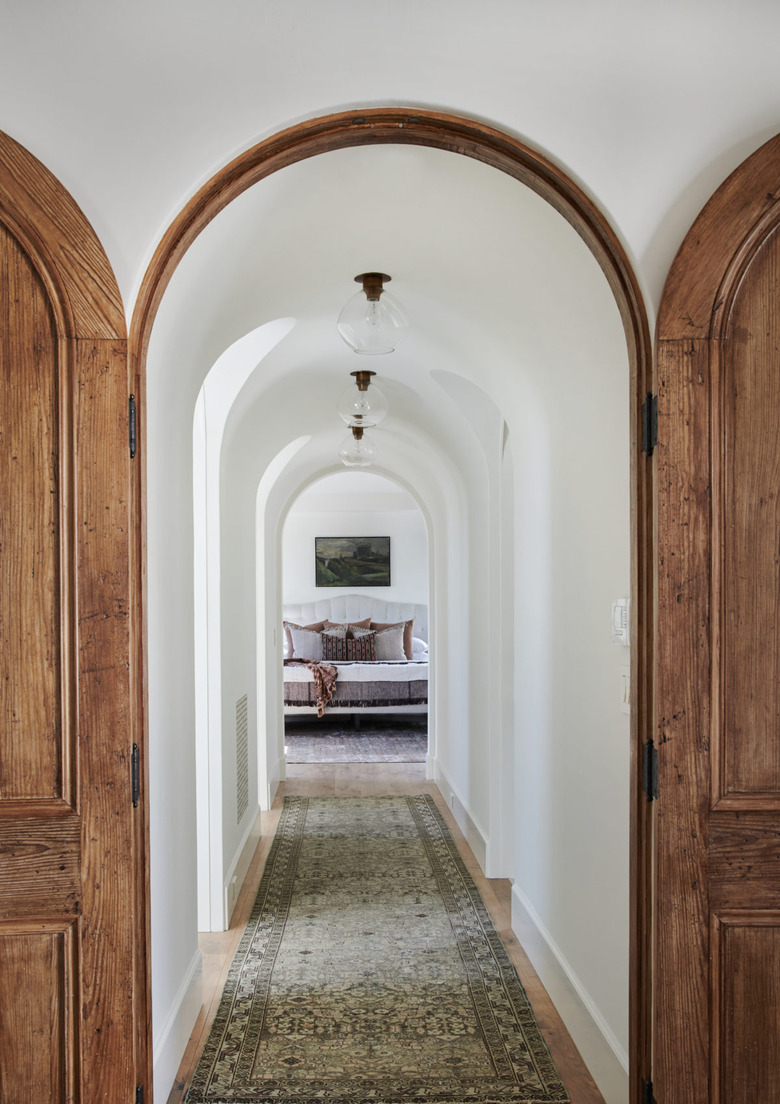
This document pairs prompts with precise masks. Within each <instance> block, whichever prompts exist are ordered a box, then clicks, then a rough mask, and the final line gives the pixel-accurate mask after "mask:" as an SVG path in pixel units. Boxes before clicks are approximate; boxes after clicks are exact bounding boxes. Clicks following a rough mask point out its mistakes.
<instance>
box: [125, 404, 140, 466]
mask: <svg viewBox="0 0 780 1104" xmlns="http://www.w3.org/2000/svg"><path fill="white" fill-rule="evenodd" d="M128 405H129V409H128V419H127V421H128V432H129V436H130V459H131V460H134V459H135V451H136V445H137V443H138V414H137V412H136V409H135V395H131V396H130V402H129V404H128Z"/></svg>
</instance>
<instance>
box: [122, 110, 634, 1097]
mask: <svg viewBox="0 0 780 1104" xmlns="http://www.w3.org/2000/svg"><path fill="white" fill-rule="evenodd" d="M377 144H385V145H388V144H400V145H418V146H430V147H433V148H435V149H441V150H447V151H449V152H452V153H456V154H460V155H463V156H465V157H470V158H474V159H476V160H479V161H481V162H482V163H484V164H486V165H488V166H490V167H492V168H495V169H498V170H499V171H500V172H502V173H505V174H507V175H508V176H510V177H513V178H514V179H516V180H517V181H519V182H520V183H522V184H524V185H525V186H526V187H528V188H530V189H531V190H532V191H534V192H536V193H537V194H538V195H539V196H541V197H542V198H543V199H544V200H545V201H546V202H548V203H549V204H550V205H551V206H552V207H553V208H554V209H555V210H556V211H557V212H558V213H559V214H561V215H562V216H563V217H564V218H565V219H566V220H567V221H568V222H569V223H570V225H571V226H572V227H574V229H575V230H576V231H577V233H578V234H579V235H580V236H581V238H582V239H583V240H584V241H585V243H586V244H587V246H588V248H589V249H590V250H591V252H592V254H593V255H594V257H595V258H596V260H597V261H598V264H599V265H600V267H601V269H602V272H603V273H604V276H605V278H606V280H607V282H608V284H609V287H610V289H611V291H612V294H613V296H614V299H615V302H616V304H617V307H618V310H619V312H620V315H621V318H622V322H623V327H624V332H625V336H626V347H627V353H628V361H629V365H630V374H631V413H630V419H631V442H632V449H631V457H632V459H631V466H632V476H631V484H632V492H631V497H632V516H633V541H632V544H633V553H632V594H633V597H634V603H633V615H634V626H633V627H634V634H633V639H634V641H635V646H634V647H633V648H632V668H633V669H632V681H633V688H634V703H635V707H634V711H633V719H632V772H631V793H630V801H631V811H632V831H631V836H632V839H631V858H632V876H631V887H632V889H631V897H632V904H631V908H632V921H631V939H632V954H631V963H632V966H631V1004H632V1011H631V1029H630V1038H631V1055H630V1069H631V1074H632V1078H631V1079H632V1091H636V1087H637V1086H638V1083H639V1080H638V1071H639V1070H640V1069H642V1068H649V1063H648V1055H649V1042H648V1018H647V1016H646V1013H645V1000H644V997H641V998H640V993H644V992H646V991H647V990H646V987H645V978H646V975H647V970H646V963H647V962H648V960H649V959H648V953H649V944H648V939H649V935H648V930H647V927H646V925H645V919H644V918H645V894H646V886H647V884H648V878H647V871H648V866H647V860H646V855H647V837H648V827H647V825H648V814H647V809H646V804H645V801H644V797H643V795H642V794H641V790H640V787H639V784H638V758H639V757H638V748H639V746H640V742H641V741H642V740H643V739H644V737H645V736H646V735H647V734H648V732H647V729H648V726H649V720H650V718H649V712H648V706H647V703H648V702H649V700H650V698H649V693H648V691H649V688H650V686H651V676H652V671H651V654H650V649H649V646H648V642H649V640H650V639H651V624H650V617H651V610H652V603H651V601H650V586H651V577H650V550H651V537H652V532H651V524H652V522H651V515H650V509H649V502H650V472H649V469H648V467H647V466H646V465H645V463H644V460H642V459H640V458H639V456H638V452H637V442H638V441H639V439H640V426H641V404H642V399H643V398H644V395H645V392H646V390H647V380H648V378H649V369H650V360H651V352H650V350H651V346H650V337H649V330H648V324H647V318H646V313H645V309H644V305H643V302H642V298H641V294H640V291H639V288H638V283H637V280H636V278H635V276H634V273H633V271H632V268H631V265H630V262H629V260H628V258H627V257H626V254H625V251H624V250H623V248H622V246H621V244H620V242H619V240H618V238H617V236H616V235H615V233H614V232H613V231H612V229H611V228H610V226H609V224H608V222H607V220H606V219H605V217H604V216H603V215H602V214H601V212H600V211H599V210H598V208H597V206H596V205H595V204H594V203H593V202H592V201H591V200H590V199H589V197H588V196H587V195H586V194H585V192H584V191H583V190H582V189H581V188H579V187H578V186H577V185H576V184H575V183H574V182H573V181H572V180H571V179H570V178H569V177H568V175H567V174H566V173H564V172H563V171H562V170H561V169H560V168H558V167H557V166H556V165H554V164H553V162H551V161H550V160H549V159H547V158H546V157H544V156H543V155H541V154H539V153H538V152H536V151H534V150H533V149H531V148H530V147H529V146H527V145H525V144H524V143H522V142H521V141H519V140H518V139H517V138H515V137H513V136H511V135H507V134H504V133H502V132H500V131H498V130H496V129H494V128H492V127H489V126H487V125H485V124H483V123H481V122H478V121H474V120H469V119H464V118H459V117H456V116H452V115H446V114H441V113H434V112H427V111H419V112H417V111H412V110H400V109H383V108H378V109H370V110H365V111H361V112H355V111H352V112H344V113H341V114H338V115H331V116H327V117H324V118H320V119H314V120H310V121H308V122H305V123H302V124H300V125H298V126H295V127H293V128H291V129H289V130H287V131H284V132H282V133H280V134H278V135H275V136H273V137H272V138H269V139H267V140H266V141H264V142H261V143H260V144H259V145H257V146H255V147H254V148H253V149H251V150H249V151H247V152H246V153H245V154H242V155H241V156H240V157H238V158H236V159H235V160H234V161H233V162H231V164H229V165H228V166H226V168H225V169H224V170H222V171H221V172H219V173H217V174H216V175H215V176H214V177H213V178H212V179H211V180H210V181H209V182H208V183H207V184H206V185H205V186H204V188H202V189H201V190H200V192H199V193H198V194H197V195H196V196H195V197H194V198H193V199H192V201H191V202H190V203H189V204H187V206H186V207H185V208H184V210H183V211H182V212H181V214H180V215H179V217H178V218H177V219H176V220H175V221H174V222H173V223H172V225H171V226H170V228H169V229H168V231H167V232H166V234H165V235H164V237H163V239H162V241H161V243H160V245H159V247H158V249H157V251H156V253H155V256H154V258H153V260H152V263H151V265H150V267H149V269H148V271H147V273H146V276H145V278H144V280H143V283H142V285H141V289H140V293H139V297H138V300H137V303H136V308H135V311H134V314H133V319H132V323H131V329H130V349H131V356H132V358H133V368H134V372H135V374H136V391H137V393H138V394H139V395H143V394H144V376H145V360H146V354H147V349H148V346H149V340H150V336H151V333H152V327H153V324H154V320H155V316H156V312H157V309H158V307H159V305H160V302H161V300H162V297H163V294H164V292H165V289H166V287H167V285H168V282H169V281H170V279H171V276H172V275H173V273H174V271H175V270H176V267H177V265H178V263H179V261H180V260H181V259H182V257H183V256H184V254H185V253H186V251H187V250H188V248H189V246H190V245H191V244H192V243H193V242H194V241H195V239H196V238H197V237H198V235H199V234H200V232H201V231H202V230H203V229H204V228H205V227H206V226H207V225H208V224H209V222H210V221H211V220H212V219H213V218H214V217H215V216H216V215H217V214H218V213H219V212H220V211H221V210H223V209H224V208H225V207H226V206H227V205H228V204H229V203H230V202H231V201H232V200H233V199H235V198H237V197H238V196H239V195H241V194H242V193H243V192H244V191H245V190H246V189H248V188H250V187H251V186H252V185H253V184H255V183H257V182H258V181H260V180H262V179H263V178H265V177H267V176H269V175H271V174H272V173H274V172H276V171H278V170H279V169H282V168H284V167H286V166H289V165H292V164H295V163H296V162H299V161H302V160H305V159H307V158H311V157H315V156H317V155H318V154H321V153H327V152H331V151H335V150H339V149H345V148H348V147H360V146H367V145H377ZM135 493H136V495H137V502H138V505H139V508H140V505H141V503H142V486H141V482H140V479H139V481H138V482H137V484H136V488H135ZM142 568H143V565H142V564H141V562H140V561H139V562H138V563H137V564H136V570H137V571H138V572H139V573H140V572H142Z"/></svg>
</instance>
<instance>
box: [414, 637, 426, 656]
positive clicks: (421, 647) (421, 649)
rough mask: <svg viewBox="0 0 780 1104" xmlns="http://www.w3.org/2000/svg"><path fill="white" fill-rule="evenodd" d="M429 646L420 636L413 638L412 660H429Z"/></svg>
mask: <svg viewBox="0 0 780 1104" xmlns="http://www.w3.org/2000/svg"><path fill="white" fill-rule="evenodd" d="M427 658H428V645H427V644H426V643H425V641H424V640H421V639H420V637H419V636H415V637H413V638H412V659H427Z"/></svg>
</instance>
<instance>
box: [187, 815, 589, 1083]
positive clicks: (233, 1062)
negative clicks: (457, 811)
mask: <svg viewBox="0 0 780 1104" xmlns="http://www.w3.org/2000/svg"><path fill="white" fill-rule="evenodd" d="M353 800H355V799H354V798H348V797H347V798H342V797H327V798H313V799H310V798H308V797H303V796H293V797H286V798H285V799H284V806H283V809H282V812H281V815H280V819H279V825H278V827H277V831H276V834H275V836H274V839H273V842H272V844H271V848H270V850H269V854H268V858H267V861H266V865H265V869H264V872H263V876H262V879H261V882H260V887H259V889H258V893H257V897H256V900H255V904H254V906H253V909H252V912H251V915H250V917H249V920H248V921H247V924H246V927H245V929H244V932H243V934H242V936H241V940H240V942H239V945H238V949H237V951H236V953H235V956H234V958H233V961H232V963H231V965H230V969H229V971H228V975H227V980H226V983H225V988H224V990H223V994H222V998H221V1000H220V1003H219V1007H218V1010H217V1013H216V1016H215V1019H214V1023H213V1025H212V1027H211V1030H210V1032H209V1036H208V1039H207V1041H206V1044H205V1046H204V1048H203V1051H202V1053H201V1056H200V1059H199V1061H198V1064H197V1067H196V1070H195V1073H194V1075H193V1079H192V1082H191V1085H190V1087H189V1089H188V1091H187V1094H186V1100H187V1101H188V1104H260V1102H267V1104H271V1102H274V1104H315V1102H317V1104H410V1102H411V1101H415V1102H418V1104H568V1102H569V1097H568V1094H567V1093H566V1091H565V1089H564V1087H563V1084H562V1082H561V1080H560V1077H559V1075H558V1072H557V1070H556V1068H555V1066H554V1064H553V1061H552V1058H551V1056H550V1053H549V1050H548V1048H547V1045H546V1043H545V1042H544V1039H543V1038H542V1035H541V1032H540V1030H539V1027H538V1025H537V1023H536V1021H535V1019H534V1016H533V1012H532V1010H531V1006H530V1003H529V1001H528V998H527V996H526V993H525V990H524V989H523V987H522V984H521V983H520V980H519V978H518V976H517V972H516V970H515V968H514V966H513V965H512V962H511V959H510V958H509V955H508V953H507V951H506V948H505V947H504V945H503V943H502V942H501V939H500V938H499V936H498V933H497V932H496V930H495V927H494V925H493V922H492V920H491V918H490V914H489V913H488V910H487V906H486V905H485V903H484V901H483V900H482V897H481V896H480V893H479V890H478V889H477V886H476V884H475V882H474V879H473V878H472V876H471V874H470V873H469V870H468V868H467V867H466V864H465V862H464V861H463V858H462V856H461V855H460V852H459V851H458V849H457V845H456V843H455V841H454V839H453V838H452V836H451V834H450V831H449V828H448V826H447V824H446V821H445V820H444V818H443V816H442V814H441V812H440V811H439V809H438V808H437V806H436V803H435V801H434V799H433V798H432V797H431V796H430V795H429V794H421V795H415V796H407V797H388V798H373V799H371V800H375V801H395V802H398V801H406V803H407V806H408V809H409V812H410V814H411V817H412V819H413V821H414V823H415V826H416V828H417V830H418V833H419V837H420V840H421V842H422V843H423V847H424V851H425V854H426V856H427V858H428V860H429V862H430V865H431V869H432V871H433V874H434V877H435V880H436V883H437V886H438V889H439V892H440V894H441V897H442V900H443V902H444V906H445V909H446V912H447V915H448V917H449V919H450V923H451V924H452V927H453V932H454V934H455V939H456V944H457V947H458V951H459V954H460V958H461V962H462V965H463V969H464V972H465V975H466V977H467V979H468V988H469V992H470V994H471V1000H472V1007H473V1010H474V1014H475V1018H476V1020H477V1021H478V1023H479V1025H480V1028H481V1032H482V1037H483V1040H484V1043H485V1046H486V1048H487V1051H488V1053H489V1055H490V1059H491V1062H492V1065H493V1068H494V1070H495V1074H496V1077H495V1080H493V1081H491V1083H490V1088H489V1089H487V1088H486V1089H485V1090H482V1089H479V1088H478V1087H476V1085H475V1084H474V1082H473V1080H472V1082H467V1083H464V1082H463V1081H461V1080H457V1079H454V1078H453V1080H452V1081H451V1082H448V1083H445V1082H443V1080H442V1078H440V1077H438V1078H435V1079H434V1080H435V1084H426V1083H425V1080H426V1079H425V1078H424V1077H420V1078H418V1079H415V1082H414V1085H413V1086H410V1085H409V1082H408V1081H406V1080H403V1079H401V1080H397V1079H396V1080H395V1081H392V1080H387V1079H385V1081H384V1082H383V1084H382V1091H381V1092H380V1091H379V1090H378V1086H377V1085H376V1083H375V1082H372V1081H370V1080H363V1079H360V1078H356V1079H355V1080H354V1081H351V1082H349V1083H343V1082H342V1083H339V1084H331V1083H330V1082H329V1081H328V1080H327V1079H317V1078H313V1079H308V1078H307V1079H306V1081H305V1082H303V1081H298V1082H294V1081H291V1082H290V1083H289V1084H286V1083H283V1082H280V1081H278V1080H276V1081H271V1082H270V1083H269V1084H268V1085H264V1086H261V1087H258V1088H256V1089H255V1088H246V1087H244V1088H242V1087H241V1086H242V1085H244V1086H247V1085H248V1084H249V1083H250V1076H251V1071H252V1068H253V1065H254V1061H255V1057H256V1047H257V1045H258V1044H259V1039H260V1030H261V1028H262V1024H263V1019H264V1016H265V1012H266V1007H267V1001H268V996H269V991H270V984H271V978H272V974H273V967H274V963H275V961H276V957H277V955H278V952H279V948H280V945H281V941H282V937H283V934H284V928H285V924H286V922H287V918H288V916H289V910H290V905H291V900H292V886H293V881H294V872H295V870H296V867H297V862H298V857H299V855H300V851H301V847H302V844H303V829H304V827H305V822H306V815H307V812H308V809H309V807H310V803H311V802H312V801H327V802H338V801H353ZM248 991H250V992H251V996H250V997H249V1012H248V1014H247V1013H246V1012H245V1011H244V1012H242V1011H241V1007H242V1005H246V1003H247V992H248ZM252 1039H254V1040H255V1043H254V1044H252V1043H250V1042H248V1040H252ZM529 1059H530V1061H531V1064H532V1067H533V1071H534V1074H535V1077H536V1078H537V1079H538V1082H539V1085H540V1086H541V1087H540V1089H538V1090H533V1089H531V1088H530V1086H528V1085H527V1084H525V1085H524V1084H522V1083H521V1080H520V1079H521V1072H522V1067H523V1066H524V1065H527V1064H528V1060H529ZM218 1063H219V1065H220V1073H219V1078H218V1081H219V1085H221V1088H220V1087H219V1085H212V1081H213V1079H214V1076H215V1072H216V1068H217V1064H218ZM227 1070H229V1071H230V1074H229V1082H230V1088H227V1087H226V1071H227ZM210 1086H211V1088H210Z"/></svg>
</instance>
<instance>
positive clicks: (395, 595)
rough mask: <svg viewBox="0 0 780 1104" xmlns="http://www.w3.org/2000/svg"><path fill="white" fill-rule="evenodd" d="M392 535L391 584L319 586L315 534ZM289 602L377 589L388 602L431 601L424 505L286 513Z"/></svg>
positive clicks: (285, 572) (284, 559)
mask: <svg viewBox="0 0 780 1104" xmlns="http://www.w3.org/2000/svg"><path fill="white" fill-rule="evenodd" d="M360 536H365V537H374V536H383V537H390V586H387V587H380V588H377V587H369V588H363V589H361V588H360V587H357V588H355V587H327V588H323V587H317V586H315V583H314V538H315V537H360ZM282 564H283V569H282V570H283V575H282V578H283V599H284V602H314V601H315V600H316V599H318V598H322V597H326V598H330V597H333V596H335V595H339V594H350V593H355V594H361V593H365V594H373V595H375V596H376V597H378V598H382V599H383V600H385V601H388V602H419V603H420V604H422V605H427V604H428V538H427V535H426V532H425V523H424V521H423V518H422V515H421V514H420V512H419V510H416V509H414V510H388V511H378V510H363V511H360V512H355V511H353V510H349V511H338V510H328V511H322V512H320V511H311V512H310V511H308V510H307V511H298V510H296V509H295V508H294V507H293V509H292V510H291V511H290V513H289V514H288V515H287V520H286V522H285V525H284V537H283V546H282Z"/></svg>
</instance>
